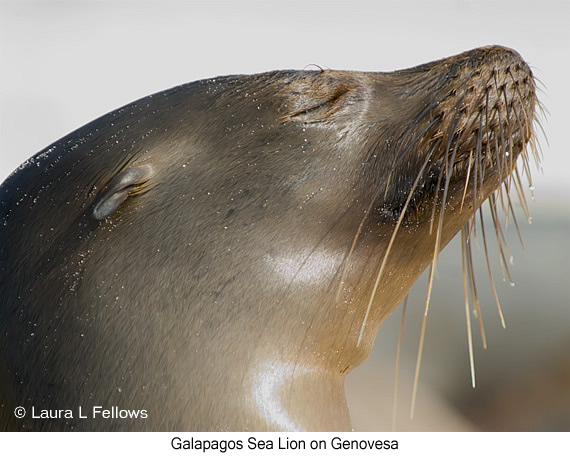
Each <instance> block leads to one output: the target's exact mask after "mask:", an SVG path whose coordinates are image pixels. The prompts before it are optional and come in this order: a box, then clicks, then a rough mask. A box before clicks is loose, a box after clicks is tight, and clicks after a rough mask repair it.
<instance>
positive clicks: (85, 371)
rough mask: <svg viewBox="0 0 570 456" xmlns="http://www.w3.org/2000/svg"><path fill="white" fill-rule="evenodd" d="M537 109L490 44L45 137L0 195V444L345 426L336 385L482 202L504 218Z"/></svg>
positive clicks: (153, 101) (119, 116)
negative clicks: (23, 414) (11, 433)
mask: <svg viewBox="0 0 570 456" xmlns="http://www.w3.org/2000/svg"><path fill="white" fill-rule="evenodd" d="M536 105H537V101H536V96H535V86H534V80H533V77H532V73H531V72H530V70H529V68H528V67H527V66H526V64H525V63H524V62H523V61H522V59H521V58H520V56H518V54H516V53H515V52H513V51H511V50H508V49H504V48H500V47H489V48H481V49H477V50H473V51H470V52H467V53H464V54H461V55H459V56H455V57H451V58H449V59H445V60H441V61H438V62H433V63H430V64H426V65H422V66H419V67H416V68H412V69H409V70H403V71H400V72H394V73H358V72H337V71H300V72H299V71H277V72H271V73H264V74H259V75H253V76H229V77H222V78H214V79H210V80H205V81H198V82H195V83H191V84H187V85H183V86H180V87H176V88H173V89H170V90H167V91H165V92H161V93H158V94H155V95H152V96H150V97H146V98H143V99H141V100H139V101H136V102H134V103H132V104H130V105H127V106H125V107H123V108H121V109H119V110H117V111H114V112H112V113H109V114H107V115H106V116H103V117H101V118H100V119H97V120H95V121H94V122H92V123H90V124H88V125H86V126H84V127H82V128H80V129H79V130H77V131H76V132H73V133H71V134H70V135H68V136H66V137H65V138H62V139H61V140H59V141H57V142H56V143H54V144H53V145H52V146H50V147H49V148H47V149H46V150H44V151H42V152H40V153H39V154H38V155H36V156H35V157H33V158H31V159H30V160H29V161H28V162H27V163H25V164H24V165H22V166H21V167H20V169H19V170H17V171H16V172H15V173H13V174H12V175H11V176H10V177H9V178H8V179H7V181H6V182H4V184H3V185H2V187H0V238H1V239H2V243H1V245H0V300H1V301H0V337H1V344H0V346H1V347H2V349H1V350H0V359H1V365H2V366H6V367H5V369H4V370H3V371H2V372H1V373H0V382H1V385H2V388H1V391H2V392H3V393H2V397H0V403H1V404H2V405H3V406H4V407H2V408H1V409H0V413H1V416H0V427H2V428H4V429H14V428H22V429H34V430H36V429H53V430H57V429H79V430H104V429H107V430H115V429H117V430H119V429H121V430H123V429H129V430H130V429H132V430H172V429H178V430H188V431H192V430H277V429H282V430H303V429H307V430H343V429H344V430H349V429H351V425H350V417H349V413H348V409H347V406H346V400H345V398H344V391H343V381H344V376H345V374H346V373H347V372H348V371H350V370H351V369H353V368H354V367H355V366H357V365H358V364H360V363H361V362H362V361H363V360H364V359H365V358H366V357H367V356H368V353H369V352H370V349H371V347H372V344H373V341H374V337H375V335H376V332H377V330H378V328H379V327H380V325H381V324H382V322H383V321H384V319H385V318H386V317H387V316H388V315H389V314H390V313H391V312H392V311H393V310H394V309H395V308H396V307H397V306H398V304H399V303H400V302H401V301H402V300H403V298H404V297H405V295H406V293H407V290H408V289H409V288H410V287H411V286H412V284H413V283H414V281H415V280H416V278H417V277H418V276H419V275H420V274H421V272H422V271H423V270H424V269H425V268H426V267H428V266H429V267H430V268H431V271H432V272H433V271H434V269H435V265H436V263H437V256H438V253H439V251H440V250H441V248H443V247H444V246H445V245H446V244H447V242H449V240H450V239H451V238H452V237H453V236H454V235H455V234H456V233H457V232H459V231H461V232H462V235H463V236H464V243H463V244H464V251H465V258H466V259H465V261H464V264H466V265H468V264H469V260H468V257H469V255H470V253H469V252H470V244H469V239H470V236H471V234H472V232H473V222H474V220H475V216H476V211H477V209H478V208H479V207H480V205H481V203H482V202H483V201H485V200H487V199H489V198H490V199H489V201H490V203H491V211H492V214H493V217H494V216H495V214H496V211H497V207H498V206H499V205H502V206H503V207H505V208H506V210H507V211H511V207H512V205H511V202H510V199H509V198H510V197H509V194H510V190H511V188H512V186H515V187H516V188H517V190H519V189H520V187H522V183H521V182H520V177H519V174H518V173H515V174H514V179H511V178H510V176H511V175H513V174H512V172H513V169H514V165H515V162H516V159H517V157H519V156H522V163H523V170H524V172H525V174H526V175H529V163H528V162H529V159H528V156H527V152H526V149H525V146H526V144H530V146H531V151H532V152H533V153H536V148H535V146H534V133H533V122H534V118H535V113H534V111H535V106H536ZM507 152H508V153H509V156H508V157H507V156H506V153H507ZM501 186H502V189H503V190H502V191H499V192H498V193H494V192H495V191H496V190H497V189H499V188H501ZM518 193H519V194H520V193H521V192H520V191H519V192H518ZM497 233H499V234H498V239H499V244H500V245H502V241H501V235H500V227H498V226H497ZM502 251H503V250H502ZM505 264H506V263H505ZM467 267H468V266H467ZM432 281H433V273H432V274H430V280H429V286H428V292H427V296H426V305H425V307H426V310H425V313H426V315H427V311H428V307H429V295H430V290H431V284H432ZM466 284H467V285H466V286H467V288H468V287H469V284H470V286H471V289H472V290H473V289H474V279H473V278H472V277H471V276H470V275H469V273H468V272H466ZM471 294H472V296H473V297H475V303H476V294H475V293H471ZM466 305H467V306H469V304H468V302H467V300H466ZM467 315H469V312H468V313H467ZM424 330H425V324H424V328H423V329H422V340H423V334H424ZM420 359H421V347H420V356H418V369H417V372H418V373H419V360H420ZM416 377H417V375H416ZM271 385H272V386H271ZM268 387H272V388H273V390H271V388H270V393H268V394H269V395H268V396H267V397H265V396H264V394H265V393H264V391H266V390H267V388H268ZM264 388H265V389H264ZM17 405H23V406H25V407H31V405H34V406H35V407H36V408H52V409H60V408H76V407H77V406H79V405H81V406H83V407H84V408H87V407H90V406H92V405H103V406H109V407H110V406H119V407H121V408H125V409H143V408H144V409H147V410H148V411H149V418H148V419H146V420H137V421H135V420H108V421H103V420H99V421H97V420H77V419H72V420H31V419H29V418H26V419H24V420H16V419H15V418H14V417H13V415H12V411H13V409H14V407H15V406H17Z"/></svg>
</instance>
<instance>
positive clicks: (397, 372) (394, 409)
mask: <svg viewBox="0 0 570 456" xmlns="http://www.w3.org/2000/svg"><path fill="white" fill-rule="evenodd" d="M408 296H409V295H406V298H405V299H404V304H403V305H402V320H401V321H400V330H399V332H398V348H397V349H396V366H395V368H394V394H393V395H394V402H393V404H392V431H395V430H396V415H397V412H398V380H399V379H398V377H399V375H400V352H401V350H402V336H403V334H404V320H405V318H406V308H407V307H408Z"/></svg>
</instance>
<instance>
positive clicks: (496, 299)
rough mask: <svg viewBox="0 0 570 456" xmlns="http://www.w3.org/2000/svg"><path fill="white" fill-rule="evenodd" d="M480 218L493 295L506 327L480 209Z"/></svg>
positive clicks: (503, 324)
mask: <svg viewBox="0 0 570 456" xmlns="http://www.w3.org/2000/svg"><path fill="white" fill-rule="evenodd" d="M479 219H480V221H481V233H482V237H483V248H484V250H485V261H486V262H487V271H488V272H489V280H490V282H491V289H492V290H493V297H494V298H495V303H496V304H497V311H498V312H499V318H500V319H501V325H502V326H503V328H506V327H507V326H506V324H505V317H504V315H503V310H502V308H501V303H500V302H499V296H498V294H497V289H496V287H495V279H493V273H492V271H491V261H490V260H489V250H488V249H487V237H486V235H485V221H484V220H483V211H482V210H481V209H480V210H479Z"/></svg>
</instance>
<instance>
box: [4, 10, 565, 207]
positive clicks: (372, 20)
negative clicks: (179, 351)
mask: <svg viewBox="0 0 570 456" xmlns="http://www.w3.org/2000/svg"><path fill="white" fill-rule="evenodd" d="M488 44H501V45H505V46H509V47H512V48H514V49H516V50H517V51H519V52H520V53H521V54H522V56H523V57H524V58H525V59H526V60H527V61H528V62H529V63H530V65H531V66H532V68H533V71H534V73H535V75H536V76H537V77H538V78H539V79H540V80H541V81H542V83H543V84H544V85H545V86H546V89H545V93H543V94H541V95H540V97H541V99H542V101H543V103H544V104H545V105H546V107H547V108H548V110H549V112H550V115H549V118H548V119H547V121H546V122H544V129H545V131H546V133H547V135H548V141H549V143H548V144H547V143H546V142H545V141H544V140H542V147H543V151H544V165H543V167H544V174H543V175H540V174H538V173H535V181H536V194H537V198H540V197H543V198H551V197H563V198H566V199H568V198H570V159H569V153H568V152H569V147H568V144H569V140H568V139H566V138H564V135H565V134H566V133H569V132H570V128H569V127H568V120H569V119H570V115H569V112H570V77H569V74H570V73H569V72H570V64H569V56H570V3H569V2H568V1H564V2H561V1H559V2H553V1H541V2H538V1H532V2H525V1H506V0H505V1H495V2H483V1H467V0H464V1H453V2H452V1H448V2H441V1H413V2H405V1H398V2H388V1H369V2H363V1H352V0H351V1H330V0H329V1H323V2H318V1H275V2H270V1H249V2H246V1H223V2H222V1H208V2H205V1H200V2H198V1H197V2H192V1H185V2H180V1H179V2H172V1H167V0H163V1H147V2H138V1H122V2H117V1H113V2H110V1H91V2H88V1H81V0H75V1H68V2H65V1H62V2H55V1H50V0H45V1H36V2H32V1H22V0H20V1H14V2H9V1H4V0H1V1H0V182H1V181H2V180H4V178H5V177H7V175H8V174H9V173H10V172H11V171H12V170H13V169H15V168H16V167H17V166H18V165H19V164H20V163H21V162H22V161H24V160H25V159H26V158H28V157H30V156H31V155H33V154H35V153H36V152H38V151H39V150H41V149H42V148H44V147H46V146H48V145H49V144H51V143H52V142H54V141H55V140H57V139H58V138H60V137H62V136H64V135H65V134H67V133H69V132H71V131H73V130H74V129H76V128H78V127H80V126H81V125H83V124H85V123H86V122H88V121H90V120H93V119H94V118H96V117H99V116H100V115H102V114H104V113H106V112H108V111H111V110H113V109H115V108H118V107H120V106H122V105H124V104H126V103H128V102H130V101H134V100H135V99H137V98H140V97H143V96H145V95H148V94H150V93H153V92H157V91H160V90H163V89H167V88H169V87H172V86H174V85H178V84H182V83H185V82H190V81H193V80H196V79H202V78H208V77H214V76H217V75H225V74H235V73H256V72H261V71H267V70H273V69H285V68H294V69H302V68H304V67H306V66H307V65H310V64H317V65H319V66H321V67H324V68H334V69H347V70H366V71H390V70H395V69H401V68H406V67H410V66H414V65H417V64H420V63H424V62H428V61H431V60H435V59H438V58H441V57H445V56H450V55H453V54H456V53H459V52H462V51H464V50H467V49H471V48H474V47H478V46H483V45H488Z"/></svg>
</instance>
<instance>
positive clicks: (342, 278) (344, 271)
mask: <svg viewBox="0 0 570 456" xmlns="http://www.w3.org/2000/svg"><path fill="white" fill-rule="evenodd" d="M373 205H374V198H372V199H371V201H370V204H369V205H368V208H367V209H366V212H365V213H364V215H363V216H362V220H361V221H360V224H359V225H358V229H357V230H356V234H355V235H354V238H353V240H352V244H351V245H350V249H349V251H348V253H347V255H346V257H345V258H344V262H343V266H342V272H341V275H340V280H339V284H338V290H337V292H336V298H335V299H336V301H338V300H339V298H340V293H341V291H342V286H343V285H344V281H345V279H346V274H347V273H348V264H349V262H350V258H351V257H352V253H353V252H354V249H355V247H356V243H357V241H358V238H359V237H360V233H361V232H362V227H363V226H364V222H365V221H366V219H367V218H368V214H369V213H370V211H371V210H372V207H373Z"/></svg>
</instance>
